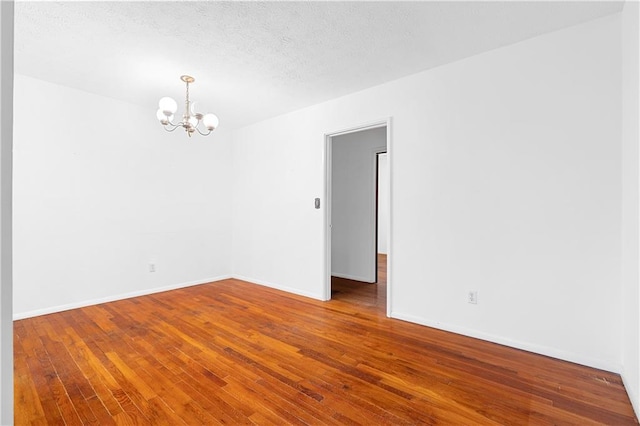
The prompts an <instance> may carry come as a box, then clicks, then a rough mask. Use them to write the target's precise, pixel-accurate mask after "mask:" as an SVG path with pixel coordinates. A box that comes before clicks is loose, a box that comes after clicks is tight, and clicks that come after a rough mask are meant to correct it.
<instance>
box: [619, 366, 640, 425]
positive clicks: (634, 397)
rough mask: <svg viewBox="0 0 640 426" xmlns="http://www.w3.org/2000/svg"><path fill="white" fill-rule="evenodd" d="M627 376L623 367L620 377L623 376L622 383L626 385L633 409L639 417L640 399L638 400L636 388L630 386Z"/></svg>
mask: <svg viewBox="0 0 640 426" xmlns="http://www.w3.org/2000/svg"><path fill="white" fill-rule="evenodd" d="M626 376H627V374H626V373H625V371H624V369H623V370H622V372H621V373H620V377H622V384H623V385H624V389H625V390H626V391H627V395H628V396H629V400H630V401H631V406H632V407H633V411H634V412H635V413H636V419H638V418H640V405H639V404H640V401H638V395H637V394H636V389H634V388H633V387H632V386H629V380H628V379H627V378H626Z"/></svg>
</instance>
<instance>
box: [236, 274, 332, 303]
mask: <svg viewBox="0 0 640 426" xmlns="http://www.w3.org/2000/svg"><path fill="white" fill-rule="evenodd" d="M232 278H234V279H236V280H240V281H246V282H248V283H251V284H258V285H261V286H264V287H269V288H273V289H275V290H281V291H286V292H287V293H292V294H297V295H298V296H304V297H309V298H311V299H316V300H324V298H323V296H322V295H321V294H316V293H308V292H306V291H300V290H299V289H297V288H293V287H287V286H283V285H279V284H274V283H271V282H269V281H264V280H258V279H255V278H250V277H245V276H243V275H233V276H232Z"/></svg>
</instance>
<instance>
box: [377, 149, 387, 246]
mask: <svg viewBox="0 0 640 426" xmlns="http://www.w3.org/2000/svg"><path fill="white" fill-rule="evenodd" d="M388 222H389V165H388V162H387V154H380V155H379V156H378V253H382V254H387V239H388V237H389V231H388V230H387V224H388Z"/></svg>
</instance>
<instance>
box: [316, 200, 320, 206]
mask: <svg viewBox="0 0 640 426" xmlns="http://www.w3.org/2000/svg"><path fill="white" fill-rule="evenodd" d="M319 208H320V198H316V209H319Z"/></svg>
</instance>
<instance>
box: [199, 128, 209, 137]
mask: <svg viewBox="0 0 640 426" xmlns="http://www.w3.org/2000/svg"><path fill="white" fill-rule="evenodd" d="M196 130H197V131H198V133H200V134H201V135H202V136H209V135H210V134H211V130H209V132H207V133H202V132H201V131H200V129H199V128H198V127H196Z"/></svg>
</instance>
